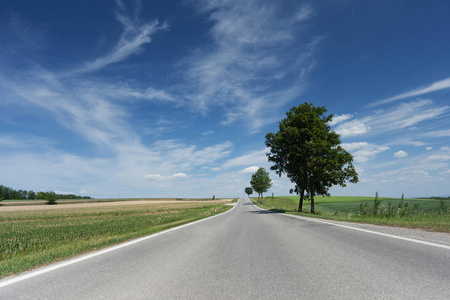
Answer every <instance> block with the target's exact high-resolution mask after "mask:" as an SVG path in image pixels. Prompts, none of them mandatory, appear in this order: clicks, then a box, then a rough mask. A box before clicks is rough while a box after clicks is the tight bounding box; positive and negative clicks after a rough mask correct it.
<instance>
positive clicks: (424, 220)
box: [253, 196, 450, 232]
mask: <svg viewBox="0 0 450 300" xmlns="http://www.w3.org/2000/svg"><path fill="white" fill-rule="evenodd" d="M253 199H256V198H253ZM379 200H381V207H382V208H384V209H386V210H387V209H388V208H389V207H391V208H392V209H393V210H394V211H395V212H394V214H393V215H389V216H387V215H377V216H374V215H361V214H360V213H359V210H360V207H361V205H363V206H364V205H367V207H369V208H371V207H373V205H374V197H339V196H331V197H322V196H319V197H316V198H315V201H314V202H315V211H316V214H311V213H309V211H310V205H311V202H309V201H304V202H303V213H299V212H297V209H298V202H299V197H298V196H279V197H275V198H274V199H273V201H272V198H271V197H266V198H264V203H263V205H262V207H264V208H266V209H272V208H273V207H274V209H275V210H276V211H279V212H285V213H290V214H297V215H304V216H309V217H320V218H326V219H331V220H338V221H347V222H360V223H370V224H378V225H390V226H399V227H407V228H422V229H426V230H432V231H442V232H450V209H449V208H448V206H450V201H448V200H447V202H444V205H445V206H446V207H447V209H446V211H445V212H444V211H443V209H442V204H441V201H440V200H437V199H404V202H403V205H404V204H405V203H408V206H407V207H406V208H404V209H405V210H406V213H405V214H404V215H400V214H398V213H397V212H398V209H399V208H398V207H399V205H400V203H401V199H398V198H383V197H379Z"/></svg>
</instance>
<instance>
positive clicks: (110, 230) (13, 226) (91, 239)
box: [0, 201, 231, 278]
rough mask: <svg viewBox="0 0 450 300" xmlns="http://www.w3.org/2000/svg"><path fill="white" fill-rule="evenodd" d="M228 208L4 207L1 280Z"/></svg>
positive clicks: (197, 205)
mask: <svg viewBox="0 0 450 300" xmlns="http://www.w3.org/2000/svg"><path fill="white" fill-rule="evenodd" d="M214 208H216V210H217V211H216V212H214ZM230 208H231V207H230V206H225V205H223V204H217V203H208V202H202V203H199V202H197V203H189V202H187V201H182V202H181V201H180V203H157V204H138V205H122V206H103V207H89V208H86V207H84V208H60V209H54V210H49V209H39V210H29V211H28V210H27V211H20V210H18V211H2V212H1V214H0V236H1V240H0V278H2V277H5V276H8V275H11V274H16V273H19V272H22V271H25V270H30V269H32V268H35V267H37V266H42V265H46V264H49V263H52V262H56V261H60V260H63V259H67V258H69V257H73V256H75V255H79V254H82V253H86V252H89V251H93V250H97V249H100V248H104V247H106V246H110V245H114V244H117V243H120V242H123V241H127V240H130V239H134V238H138V237H141V236H145V235H149V234H152V233H155V232H158V231H161V230H165V229H168V228H171V227H175V226H179V225H182V224H185V223H188V222H192V221H195V220H199V219H202V218H205V217H208V216H211V215H214V214H217V213H221V212H224V211H226V210H228V209H230Z"/></svg>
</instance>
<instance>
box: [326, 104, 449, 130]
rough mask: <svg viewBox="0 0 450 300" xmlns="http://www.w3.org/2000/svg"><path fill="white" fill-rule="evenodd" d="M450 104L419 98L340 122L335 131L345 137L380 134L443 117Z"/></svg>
mask: <svg viewBox="0 0 450 300" xmlns="http://www.w3.org/2000/svg"><path fill="white" fill-rule="evenodd" d="M449 110H450V106H448V105H444V106H436V105H434V104H433V102H432V101H431V100H417V101H412V102H409V103H401V104H400V105H398V106H397V107H394V108H393V109H390V110H389V111H386V110H378V111H376V112H375V113H374V114H372V115H369V116H366V117H363V118H359V119H351V120H349V121H345V122H343V123H340V124H339V125H338V126H337V127H336V128H335V131H336V132H337V133H339V134H340V135H341V136H342V137H343V138H346V137H352V136H360V135H366V134H380V133H383V132H392V131H398V130H401V129H404V128H408V127H412V126H415V125H417V124H418V123H420V122H423V121H426V120H430V119H434V118H437V117H442V116H444V115H445V114H447V113H448V112H449Z"/></svg>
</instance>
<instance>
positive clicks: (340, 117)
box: [330, 114, 353, 126]
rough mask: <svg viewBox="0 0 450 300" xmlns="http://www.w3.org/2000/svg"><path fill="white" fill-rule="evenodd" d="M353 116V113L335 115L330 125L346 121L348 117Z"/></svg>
mask: <svg viewBox="0 0 450 300" xmlns="http://www.w3.org/2000/svg"><path fill="white" fill-rule="evenodd" d="M352 117H353V115H352V114H344V115H337V116H334V117H333V120H331V122H330V126H334V125H337V124H339V123H342V122H344V121H347V120H348V119H351V118H352Z"/></svg>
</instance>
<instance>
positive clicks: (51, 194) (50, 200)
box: [45, 192, 58, 204]
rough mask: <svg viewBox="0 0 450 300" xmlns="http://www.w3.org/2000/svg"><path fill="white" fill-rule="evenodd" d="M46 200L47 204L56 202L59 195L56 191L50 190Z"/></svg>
mask: <svg viewBox="0 0 450 300" xmlns="http://www.w3.org/2000/svg"><path fill="white" fill-rule="evenodd" d="M45 200H47V204H56V200H58V196H57V195H56V194H55V193H54V192H48V193H46V195H45Z"/></svg>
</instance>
